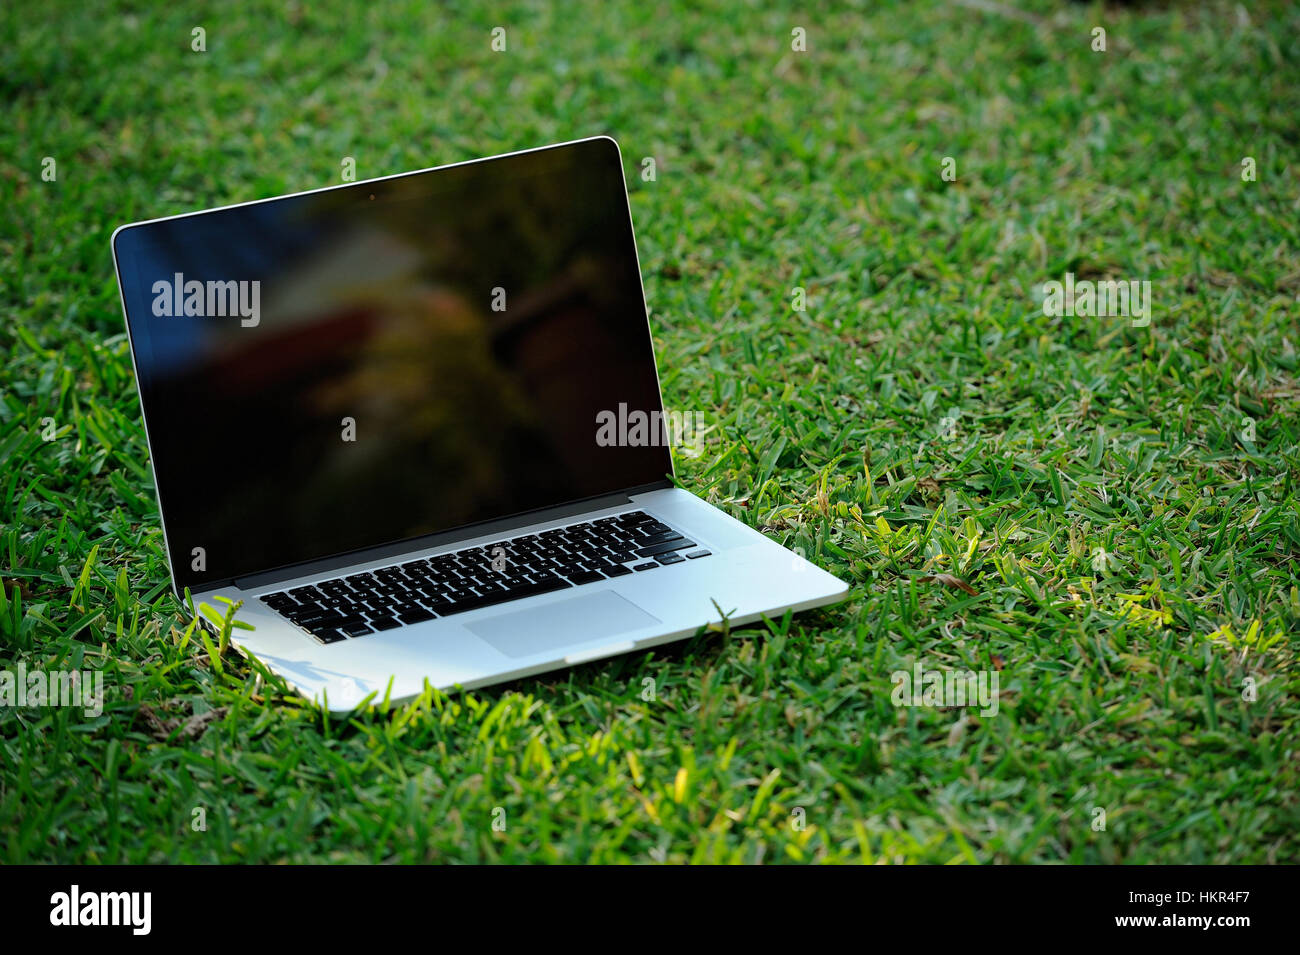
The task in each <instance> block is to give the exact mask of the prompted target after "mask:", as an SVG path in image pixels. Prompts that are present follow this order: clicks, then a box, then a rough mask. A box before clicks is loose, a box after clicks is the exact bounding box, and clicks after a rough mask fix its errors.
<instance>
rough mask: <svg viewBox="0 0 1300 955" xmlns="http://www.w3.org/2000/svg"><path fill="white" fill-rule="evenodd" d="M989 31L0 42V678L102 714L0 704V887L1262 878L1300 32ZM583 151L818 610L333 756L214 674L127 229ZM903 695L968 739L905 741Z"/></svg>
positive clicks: (601, 23) (494, 693)
mask: <svg viewBox="0 0 1300 955" xmlns="http://www.w3.org/2000/svg"><path fill="white" fill-rule="evenodd" d="M1007 4H1008V5H1010V4H1015V5H1017V6H1019V7H1021V8H1023V9H1025V10H1029V11H1031V16H1030V17H1029V18H1028V19H1022V18H1017V17H1012V16H1008V15H1005V13H1002V14H1000V13H990V12H982V11H978V10H973V9H970V8H967V7H963V6H957V5H949V4H940V3H930V2H918V3H860V4H857V5H855V6H854V8H851V9H850V8H846V7H845V5H839V4H836V5H834V7H833V9H834V12H832V5H829V4H828V5H826V9H824V10H820V11H818V10H815V9H814V8H813V7H810V6H809V5H802V6H800V7H799V8H798V9H799V10H800V12H798V13H784V12H779V11H772V10H770V9H768V8H767V6H766V5H760V4H757V3H754V4H747V3H739V2H731V3H726V4H721V3H720V4H717V5H716V6H717V8H718V9H717V12H716V13H710V14H702V13H698V12H694V11H693V10H691V9H689V8H688V5H687V4H684V3H683V4H680V5H678V4H674V5H673V6H675V7H676V9H675V10H673V11H671V12H660V11H659V10H657V9H654V8H655V7H657V6H659V5H655V4H636V5H633V4H627V5H623V6H625V7H626V8H625V9H615V8H614V6H613V5H612V4H593V5H592V6H591V7H590V8H589V9H588V10H586V11H585V12H583V11H582V10H580V9H578V8H574V9H571V10H567V11H566V12H563V13H555V14H551V13H548V12H546V11H545V10H544V9H543V8H542V7H540V6H534V5H532V4H511V3H497V4H493V5H491V6H489V7H485V8H484V9H482V10H481V11H479V12H476V13H464V14H458V15H456V16H454V17H453V16H452V15H451V14H449V13H441V12H437V11H435V10H433V9H431V8H429V7H428V5H426V4H423V3H415V2H412V3H406V4H394V5H383V6H382V7H381V6H380V5H375V6H373V7H364V6H362V5H357V4H353V3H321V2H313V3H288V4H285V3H276V4H270V3H266V4H247V5H244V6H243V7H242V8H241V11H240V12H237V13H236V12H233V10H232V9H230V8H231V7H233V6H234V5H232V4H210V5H209V4H199V5H196V6H195V7H194V9H193V10H192V11H186V10H184V9H183V7H184V6H185V5H183V4H171V5H165V6H164V7H160V8H158V10H157V11H150V12H145V9H146V7H147V6H148V5H143V4H141V5H136V4H90V5H75V4H65V3H55V4H53V6H52V7H50V5H48V4H47V5H46V7H43V8H42V9H41V11H40V12H39V14H38V13H37V12H36V11H35V9H34V8H33V9H31V10H27V9H20V8H18V7H13V8H9V7H6V8H5V10H4V11H3V12H2V13H0V39H2V40H3V42H2V43H0V66H2V69H0V91H2V92H3V100H2V102H3V106H2V107H0V108H2V109H3V122H2V123H0V183H2V184H3V189H4V193H3V197H4V202H3V204H2V205H0V251H2V252H3V256H2V257H0V275H2V276H3V293H2V294H3V308H4V317H5V321H4V322H3V325H2V326H0V349H2V350H3V353H4V369H3V372H0V375H3V399H2V404H0V460H2V461H3V512H2V514H0V525H2V527H0V554H2V555H3V556H2V557H0V561H2V562H3V591H4V599H3V601H2V602H0V668H5V669H13V668H15V667H16V666H17V664H18V662H19V661H22V662H23V663H24V664H25V665H26V667H27V668H28V669H32V668H44V669H47V670H49V669H69V668H85V667H95V668H100V669H102V670H103V672H104V676H105V683H106V691H107V701H106V704H105V709H104V712H103V714H102V715H101V716H100V717H98V718H95V719H90V718H87V717H85V716H84V715H83V714H82V712H81V711H80V710H70V709H67V708H44V709H40V708H25V709H14V708H4V709H0V861H4V862H30V861H64V862H67V861H87V862H106V863H107V862H147V861H163V860H175V861H205V862H207V861H235V860H242V861H352V860H372V861H421V860H432V861H461V862H473V861H487V860H504V861H597V862H614V861H620V862H621V861H633V862H648V861H744V862H758V861H763V862H787V861H826V862H855V861H899V862H950V861H956V862H962V861H966V862H1049V861H1069V862H1174V863H1199V862H1287V861H1296V859H1297V855H1298V854H1297V844H1296V835H1295V833H1296V831H1297V829H1300V809H1298V808H1297V795H1296V794H1297V789H1298V786H1297V783H1298V780H1297V755H1296V753H1297V746H1298V743H1300V739H1298V735H1300V734H1298V733H1297V726H1298V721H1300V702H1298V701H1297V691H1300V678H1298V676H1297V670H1296V651H1297V646H1298V643H1300V637H1298V631H1300V625H1298V624H1300V592H1298V591H1297V584H1296V581H1297V577H1298V576H1300V574H1298V573H1297V554H1300V504H1298V499H1297V477H1298V476H1300V449H1298V442H1297V436H1298V432H1300V423H1298V421H1300V414H1298V411H1300V383H1298V382H1297V354H1296V348H1297V345H1298V344H1300V322H1298V321H1297V314H1298V312H1300V308H1298V307H1297V293H1298V292H1300V255H1298V252H1300V248H1298V238H1300V237H1298V231H1300V178H1298V172H1297V166H1296V150H1297V147H1298V145H1300V13H1298V12H1297V8H1296V7H1295V6H1294V5H1293V4H1290V3H1284V2H1259V3H1252V4H1243V5H1240V6H1239V5H1237V4H1235V3H1226V2H1225V3H1206V4H1204V5H1193V4H1137V5H1134V6H1122V7H1107V8H1103V7H1101V6H1100V5H1092V6H1086V5H1078V4H1072V3H1056V2H1051V0H1007ZM457 6H460V5H457ZM1242 9H1248V13H1247V14H1245V15H1244V16H1243V15H1242V14H1241V13H1239V11H1240V10H1242ZM132 11H134V12H132ZM1246 17H1248V19H1246ZM1030 21H1032V22H1030ZM56 25H57V28H55V27H56ZM499 25H500V26H505V27H506V28H507V30H508V33H507V43H508V51H507V52H506V53H504V54H497V53H493V52H491V50H490V49H489V31H490V30H491V28H492V27H494V26H499ZM1096 25H1103V26H1105V28H1106V29H1107V38H1108V49H1107V51H1106V52H1104V53H1098V52H1093V51H1092V50H1091V49H1090V43H1091V29H1092V27H1093V26H1096ZM196 26H202V27H204V28H205V29H206V31H207V52H206V53H202V54H200V53H194V52H192V51H191V50H190V36H191V29H192V28H193V27H196ZM795 26H803V27H804V28H805V29H806V30H807V34H808V52H807V53H803V54H797V53H792V52H791V51H790V31H791V29H792V28H793V27H795ZM602 132H608V133H610V134H612V135H614V136H615V137H616V138H617V139H618V140H619V142H620V143H621V144H622V147H623V152H624V157H625V159H626V161H627V164H628V167H629V168H628V172H629V179H630V187H631V190H632V208H633V215H634V218H635V221H636V226H637V231H638V238H639V243H640V250H641V261H642V266H643V271H644V273H645V281H646V288H647V294H648V298H649V301H650V304H651V307H652V309H653V315H654V320H655V331H656V336H657V338H656V342H657V349H658V354H659V361H660V368H661V369H662V371H663V384H664V388H665V398H666V401H667V403H668V404H669V406H671V407H674V408H679V409H687V410H700V411H702V412H703V413H704V414H705V416H706V419H707V422H708V424H709V426H710V428H711V430H710V432H709V435H708V443H707V449H706V452H705V454H704V455H703V456H702V457H700V458H699V459H697V460H683V461H682V462H681V463H680V464H679V477H680V478H681V480H682V482H683V484H684V485H685V486H686V487H688V488H690V489H691V490H693V491H694V492H695V493H697V494H699V495H701V496H703V497H705V498H706V499H708V500H709V501H711V502H712V503H714V504H716V505H717V506H719V507H721V508H723V509H725V510H726V511H727V512H729V513H731V514H733V515H735V516H737V517H738V518H739V519H741V520H743V521H745V522H746V523H748V524H750V525H752V526H755V527H758V528H761V529H762V530H763V531H764V532H765V533H767V534H769V535H770V536H772V537H773V538H775V539H777V540H779V541H781V542H783V543H785V544H787V545H789V546H791V547H801V548H802V549H803V550H804V551H805V552H806V553H807V554H808V555H809V557H810V558H811V559H813V560H814V561H816V562H818V563H819V564H821V565H822V566H825V567H827V568H828V569H830V570H831V571H833V572H834V573H836V574H838V575H840V576H841V577H843V578H845V579H846V580H849V581H851V582H852V584H853V591H852V594H851V597H850V599H849V600H848V601H847V602H846V603H844V604H842V605H839V606H837V607H834V608H830V609H827V610H824V611H818V612H809V613H805V614H801V615H799V616H797V617H795V618H794V619H793V620H789V619H787V620H782V621H777V622H775V623H773V624H771V625H769V626H755V627H748V628H745V629H740V630H736V631H734V632H730V633H725V634H724V633H717V634H705V635H702V636H700V637H697V638H696V639H693V640H690V641H686V642H684V643H681V644H677V645H675V646H673V647H669V648H664V649H660V650H656V651H655V652H653V653H644V654H634V655H631V656H625V657H621V658H618V659H614V660H610V661H605V662H601V663H597V664H592V665H588V666H582V667H579V668H576V669H574V670H572V671H564V672H558V673H554V674H550V675H548V676H546V677H543V678H538V679H531V680H525V681H520V682H518V683H515V684H511V685H507V686H502V687H496V688H492V689H488V690H481V691H475V692H472V693H451V694H446V695H444V694H436V693H435V694H430V695H429V696H428V697H427V698H425V699H422V700H419V701H417V702H416V703H414V704H411V705H408V706H402V707H393V708H391V709H388V708H380V709H378V710H374V711H369V712H363V713H356V714H354V715H352V716H351V717H349V718H347V719H339V718H332V719H331V718H329V717H327V716H325V715H323V714H322V713H321V712H319V711H316V710H313V709H312V708H310V707H309V706H307V705H306V704H304V703H303V702H302V701H300V700H299V699H297V698H296V697H294V696H292V695H291V694H287V693H285V692H284V690H283V688H282V687H279V686H278V685H277V684H276V683H275V681H273V680H270V679H268V678H267V677H266V676H265V675H264V674H262V673H260V672H259V669H258V668H257V667H255V666H253V665H252V664H250V663H249V662H248V661H245V660H244V659H243V658H242V657H239V656H237V655H235V654H234V653H233V652H232V653H227V654H226V655H225V656H224V657H222V656H216V655H214V654H212V653H210V652H209V651H208V650H207V649H205V648H204V647H203V646H202V645H201V643H200V641H199V639H198V638H197V636H196V635H194V634H193V632H192V631H190V630H189V629H188V623H187V619H186V617H185V616H184V615H183V614H182V612H181V609H180V607H179V606H178V603H177V601H176V600H175V599H174V598H173V597H172V595H171V594H170V590H169V584H168V579H167V570H166V564H165V560H164V555H163V546H162V536H161V532H160V530H159V526H158V513H157V506H156V503H155V500H154V497H153V490H152V487H151V478H150V475H149V470H148V464H147V451H146V447H145V440H144V435H143V432H142V430H141V425H140V417H139V408H138V402H137V398H136V393H135V389H134V384H133V380H132V373H131V364H130V356H129V352H128V348H127V343H126V339H125V335H124V332H123V326H122V317H121V311H120V307H119V304H118V300H117V292H116V286H115V282H114V278H113V273H112V266H111V260H110V255H109V246H108V239H109V235H110V234H111V232H112V230H113V228H114V227H115V226H116V225H118V224H120V223H123V222H127V221H132V220H136V219H142V218H150V217H154V216H162V215H167V214H171V213H178V212H184V211H189V210H192V209H198V208H206V207H210V206H213V205H218V204H222V203H228V202H233V201H242V200H247V199H254V198H259V197H264V196H270V195H274V194H278V193H282V192H288V191H294V190H301V189H308V188H313V187H317V186H322V185H327V184H331V183H335V182H338V181H339V178H340V168H341V166H340V164H341V162H342V159H343V157H345V156H352V157H354V158H355V159H356V163H357V173H358V176H359V177H362V178H364V177H370V176H377V175H385V174H389V173H395V172H399V171H404V170H408V169H414V168H420V167H425V166H429V165H433V164H437V163H442V162H450V161H456V160H462V159H467V158H471V157H476V156H481V155H488V154H491V153H495V152H501V151H506V150H511V149H517V148H525V147H529V146H535V145H540V144H543V143H547V142H553V141H558V140H562V139H568V138H575V137H579V136H584V135H591V134H596V133H602ZM46 156H49V157H53V158H54V159H55V160H56V162H57V180H56V181H54V182H45V181H43V180H42V178H41V168H42V167H41V163H42V159H43V157H46ZM646 156H653V157H655V159H656V161H657V165H658V178H657V181H654V182H645V181H642V179H641V178H640V176H639V172H640V169H641V159H642V157H646ZM945 156H951V157H953V158H955V159H956V161H957V173H958V179H957V181H955V182H947V181H944V180H943V179H942V177H941V176H940V171H941V161H942V159H943V157H945ZM1247 156H1249V157H1253V158H1254V159H1255V161H1256V165H1257V181H1254V182H1243V181H1242V178H1241V175H1240V173H1241V168H1242V167H1241V161H1242V159H1243V157H1247ZM1067 271H1072V272H1074V273H1076V274H1077V275H1078V276H1080V277H1091V278H1100V277H1111V278H1118V279H1149V280H1150V281H1151V283H1152V294H1153V299H1154V312H1153V317H1152V321H1151V324H1150V325H1149V326H1148V327H1145V328H1135V327H1133V326H1132V325H1131V324H1130V323H1129V322H1127V321H1125V320H1122V319H1103V318H1048V317H1045V316H1044V315H1043V313H1042V309H1041V308H1040V307H1039V305H1038V303H1037V300H1036V299H1035V297H1034V290H1035V287H1036V286H1039V285H1040V284H1041V283H1043V282H1045V281H1047V280H1050V279H1060V278H1061V277H1062V275H1063V273H1065V272H1067ZM796 286H798V287H802V288H804V289H806V290H808V293H809V295H810V305H809V307H808V309H807V310H806V311H803V312H796V311H794V310H792V308H791V294H792V293H791V290H792V289H793V288H795V287H796ZM953 409H956V411H957V412H958V413H957V415H956V416H955V417H956V419H957V421H956V427H955V429H954V431H953V432H952V433H951V434H949V435H947V436H946V437H945V436H944V435H943V432H944V425H943V418H944V417H946V416H951V413H952V411H953ZM47 418H51V419H53V425H54V429H53V430H54V437H53V439H52V440H44V435H43V432H48V430H49V429H48V427H47V425H48V424H49V423H48V422H44V420H43V419H47ZM1244 419H1249V421H1248V422H1245V423H1243V422H1244ZM1252 425H1253V428H1254V437H1253V438H1251V437H1250V434H1249V428H1250V427H1251V426H1252ZM228 453H229V455H230V457H229V458H223V456H222V449H221V448H220V447H218V448H217V449H216V450H215V451H214V455H213V458H212V460H211V462H210V464H209V466H210V467H212V468H216V469H220V468H223V467H227V466H229V464H228V461H232V460H235V459H237V457H238V448H237V447H236V448H230V449H228ZM1098 549H1103V550H1104V551H1105V552H1106V554H1107V555H1108V556H1107V557H1105V558H1102V559H1100V560H1099V559H1098V557H1099V555H1098ZM935 574H951V575H953V576H955V577H958V578H960V579H961V580H963V581H966V582H968V583H969V584H970V585H971V587H972V588H973V589H974V590H975V591H976V593H975V594H974V595H970V594H968V593H966V592H965V591H964V590H962V589H959V588H956V587H953V586H945V585H944V584H942V583H940V582H938V581H935V580H933V579H931V580H926V579H925V578H927V577H932V576H933V575H935ZM918 660H919V661H921V662H922V664H923V665H924V666H926V667H927V668H942V667H952V668H958V669H965V668H972V669H977V670H996V671H997V672H998V674H999V678H1000V685H1001V705H1000V710H999V712H998V713H997V715H996V716H993V717H989V718H980V717H977V716H975V715H974V714H972V713H970V712H969V711H964V712H963V711H958V710H952V709H937V708H895V707H894V706H893V705H892V704H891V701H890V696H891V690H892V684H891V682H890V674H891V672H892V671H895V670H898V669H906V668H910V667H911V666H912V664H913V663H914V662H915V661H918ZM1248 677H1249V678H1253V680H1254V681H1255V686H1256V689H1257V694H1256V697H1257V698H1256V699H1255V700H1254V701H1249V700H1246V699H1244V698H1243V681H1244V680H1245V679H1246V678H1248ZM647 678H649V679H652V680H654V681H655V688H656V693H655V699H654V700H653V701H646V700H643V699H642V691H643V687H644V686H645V683H644V681H645V680H646V679H647ZM963 715H964V716H965V718H964V719H963ZM200 808H201V809H203V810H204V814H205V815H206V822H207V828H206V831H195V829H194V828H193V827H192V825H191V823H192V820H194V819H195V818H196V814H195V810H196V809H200ZM1097 808H1100V809H1104V810H1105V813H1106V827H1105V829H1104V831H1099V830H1095V829H1094V828H1093V821H1094V818H1096V816H1095V813H1094V809H1097ZM498 809H502V810H504V819H505V821H506V828H505V830H504V831H498V830H496V829H494V828H493V820H494V818H496V819H500V818H502V815H501V813H500V812H496V810H498ZM798 809H802V810H803V816H804V818H805V819H806V826H805V827H804V828H802V829H799V828H797V827H796V826H794V825H792V820H794V819H795V818H796V817H797V816H798V815H799V814H798V813H797V812H796V810H798ZM494 813H495V815H494Z"/></svg>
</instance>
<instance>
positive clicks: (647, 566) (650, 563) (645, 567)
mask: <svg viewBox="0 0 1300 955" xmlns="http://www.w3.org/2000/svg"><path fill="white" fill-rule="evenodd" d="M658 566H659V564H657V563H655V562H654V561H653V560H651V561H647V562H646V563H644V564H637V565H636V566H635V567H633V568H632V569H633V570H654V569H655V568H656V567H658Z"/></svg>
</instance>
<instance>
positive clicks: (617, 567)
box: [600, 564, 632, 577]
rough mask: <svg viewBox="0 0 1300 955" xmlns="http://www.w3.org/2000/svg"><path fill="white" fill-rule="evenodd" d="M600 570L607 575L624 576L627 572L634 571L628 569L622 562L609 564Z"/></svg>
mask: <svg viewBox="0 0 1300 955" xmlns="http://www.w3.org/2000/svg"><path fill="white" fill-rule="evenodd" d="M600 572H601V573H602V574H604V575H605V576H606V577H624V576H626V575H627V574H630V573H632V571H630V570H628V569H627V568H626V567H624V566H623V565H622V564H607V565H605V566H603V567H601V568H600Z"/></svg>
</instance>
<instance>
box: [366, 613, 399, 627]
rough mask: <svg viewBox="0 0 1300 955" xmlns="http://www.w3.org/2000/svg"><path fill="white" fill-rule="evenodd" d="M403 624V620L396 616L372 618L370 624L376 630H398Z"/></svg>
mask: <svg viewBox="0 0 1300 955" xmlns="http://www.w3.org/2000/svg"><path fill="white" fill-rule="evenodd" d="M401 625H402V622H401V621H400V620H398V619H397V618H396V617H391V616H382V617H371V618H370V626H372V627H374V628H375V629H376V630H396V629H397V628H398V627H400V626H401Z"/></svg>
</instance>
